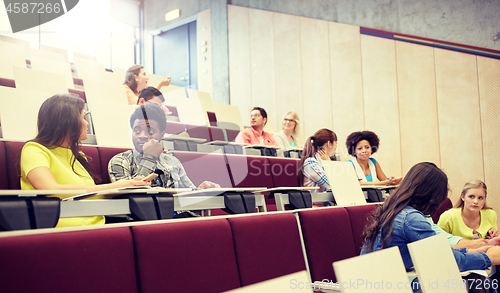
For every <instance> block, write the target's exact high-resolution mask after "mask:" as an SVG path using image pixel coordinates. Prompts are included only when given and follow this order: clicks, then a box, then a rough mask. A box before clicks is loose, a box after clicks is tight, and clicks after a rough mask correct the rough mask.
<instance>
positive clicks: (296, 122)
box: [281, 111, 300, 136]
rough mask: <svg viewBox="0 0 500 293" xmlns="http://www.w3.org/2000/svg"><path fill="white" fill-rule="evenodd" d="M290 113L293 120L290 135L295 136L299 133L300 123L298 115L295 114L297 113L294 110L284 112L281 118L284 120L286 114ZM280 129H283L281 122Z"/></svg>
mask: <svg viewBox="0 0 500 293" xmlns="http://www.w3.org/2000/svg"><path fill="white" fill-rule="evenodd" d="M290 114H291V115H292V116H293V120H294V121H295V127H294V128H293V132H292V135H293V136H297V135H299V124H300V119H299V115H297V113H295V112H292V111H290V112H288V113H286V114H285V116H283V120H285V118H286V116H288V115H290ZM281 129H282V130H283V123H281Z"/></svg>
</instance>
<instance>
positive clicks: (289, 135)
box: [274, 112, 300, 151]
mask: <svg viewBox="0 0 500 293" xmlns="http://www.w3.org/2000/svg"><path fill="white" fill-rule="evenodd" d="M299 123H300V120H299V116H298V115H297V113H295V112H288V113H286V115H285V117H283V123H282V126H281V131H279V132H277V133H275V134H274V140H275V141H276V142H277V143H278V145H279V146H280V147H281V148H283V150H284V151H288V150H290V149H293V148H295V147H297V139H296V137H297V133H298V129H299V128H298V126H299Z"/></svg>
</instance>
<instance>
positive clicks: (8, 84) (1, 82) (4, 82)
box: [0, 78, 16, 88]
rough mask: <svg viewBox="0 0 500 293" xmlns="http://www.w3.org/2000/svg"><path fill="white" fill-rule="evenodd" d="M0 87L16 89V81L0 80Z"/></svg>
mask: <svg viewBox="0 0 500 293" xmlns="http://www.w3.org/2000/svg"><path fill="white" fill-rule="evenodd" d="M0 86H6V87H14V88H15V87H16V81H15V80H13V79H9V78H0Z"/></svg>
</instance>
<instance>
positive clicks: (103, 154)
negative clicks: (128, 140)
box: [97, 147, 130, 183]
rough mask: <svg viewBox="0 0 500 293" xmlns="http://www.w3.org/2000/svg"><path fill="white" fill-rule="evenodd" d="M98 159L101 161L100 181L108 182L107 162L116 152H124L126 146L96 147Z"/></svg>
mask: <svg viewBox="0 0 500 293" xmlns="http://www.w3.org/2000/svg"><path fill="white" fill-rule="evenodd" d="M97 149H98V151H99V160H100V162H101V183H110V181H109V174H108V163H109V161H110V160H111V158H113V157H114V156H115V155H116V154H119V153H123V152H126V151H128V150H130V149H126V148H106V147H98V148H97Z"/></svg>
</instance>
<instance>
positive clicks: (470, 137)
mask: <svg viewBox="0 0 500 293" xmlns="http://www.w3.org/2000/svg"><path fill="white" fill-rule="evenodd" d="M434 54H435V60H436V86H437V101H438V117H439V120H438V121H439V140H440V150H441V152H440V154H441V167H442V168H443V170H444V171H445V172H446V174H447V175H448V179H449V184H450V188H451V190H452V201H453V202H454V201H455V200H456V199H458V197H459V196H460V191H461V189H462V187H463V185H464V184H465V183H466V182H467V181H469V180H472V179H481V178H483V177H484V172H483V156H482V151H483V148H482V144H481V122H480V110H479V94H478V81H477V65H476V56H474V55H469V54H464V53H458V52H452V51H447V50H442V49H434Z"/></svg>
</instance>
